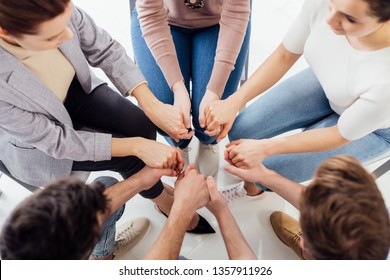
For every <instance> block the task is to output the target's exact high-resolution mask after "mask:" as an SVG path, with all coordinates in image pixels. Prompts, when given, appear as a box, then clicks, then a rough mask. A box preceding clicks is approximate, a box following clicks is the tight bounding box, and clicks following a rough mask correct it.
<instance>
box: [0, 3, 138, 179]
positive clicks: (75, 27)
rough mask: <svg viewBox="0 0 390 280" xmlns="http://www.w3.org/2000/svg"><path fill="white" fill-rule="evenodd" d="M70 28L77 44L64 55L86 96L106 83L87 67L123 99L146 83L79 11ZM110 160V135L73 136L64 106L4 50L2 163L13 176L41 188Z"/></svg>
mask: <svg viewBox="0 0 390 280" xmlns="http://www.w3.org/2000/svg"><path fill="white" fill-rule="evenodd" d="M69 27H70V28H71V30H72V31H73V33H74V38H73V39H72V40H69V41H66V42H64V43H63V44H62V45H61V47H60V50H61V51H62V53H63V54H64V55H65V57H66V58H67V59H68V60H69V61H70V63H71V64H72V65H73V67H74V69H75V70H76V75H77V78H78V80H79V81H80V84H81V86H82V87H83V89H84V91H85V92H86V93H90V92H91V91H92V90H93V89H94V88H95V87H96V86H98V85H100V84H102V83H103V82H102V81H101V80H99V79H97V78H96V77H95V76H94V75H93V74H92V73H91V71H90V67H89V65H90V66H93V67H99V68H101V69H102V70H103V71H104V72H105V73H106V75H107V76H108V78H109V79H110V80H111V81H112V83H113V84H114V85H115V87H116V88H117V89H118V90H119V91H120V92H121V93H122V94H123V95H124V96H125V95H126V94H127V92H128V91H129V90H130V89H131V88H133V87H134V86H136V85H137V84H139V83H140V82H142V81H145V78H144V77H143V75H142V73H141V72H140V71H139V70H138V68H137V67H136V66H135V65H134V63H133V62H132V60H131V59H130V58H129V57H128V56H127V54H126V51H125V49H124V48H123V47H122V46H121V45H120V44H119V43H118V42H116V41H115V40H113V39H112V38H111V37H110V36H109V34H108V33H107V32H105V31H104V30H102V29H100V28H99V27H97V26H96V25H95V23H94V22H93V20H92V19H91V17H90V16H88V15H87V14H86V13H85V12H84V11H82V10H81V9H79V8H77V7H75V6H74V7H73V14H72V17H71V20H70V23H69ZM110 158H111V135H110V134H105V133H96V132H87V131H77V130H75V129H74V128H73V125H72V121H71V118H70V116H69V114H68V112H67V110H66V109H65V107H64V104H63V103H62V102H61V101H60V100H59V99H58V98H57V97H56V96H55V95H54V94H53V93H52V92H51V91H50V90H49V89H48V88H47V87H46V86H45V85H44V84H43V83H42V82H41V81H40V80H39V79H37V78H36V77H35V76H34V75H33V74H32V73H31V72H30V70H29V69H27V68H26V67H25V66H24V65H23V64H22V63H20V62H19V61H18V60H17V59H16V58H15V57H14V56H13V55H11V54H10V53H8V52H7V51H5V50H4V49H3V48H1V47H0V159H1V161H3V163H4V164H5V165H6V167H7V168H8V170H9V171H10V172H11V174H12V175H13V176H15V177H16V178H18V179H20V180H21V181H23V182H26V183H28V184H31V185H35V186H40V185H43V184H45V183H47V182H48V181H49V180H53V179H55V178H58V177H66V176H69V175H70V172H71V169H72V162H73V160H77V161H85V160H91V161H101V160H108V159H110Z"/></svg>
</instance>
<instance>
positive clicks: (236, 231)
mask: <svg viewBox="0 0 390 280" xmlns="http://www.w3.org/2000/svg"><path fill="white" fill-rule="evenodd" d="M207 187H208V189H209V193H210V201H209V203H208V204H207V205H206V206H207V209H209V210H210V212H211V213H213V214H214V216H215V217H216V219H217V221H218V225H219V228H220V230H221V233H222V237H223V241H224V242H225V246H226V250H227V253H228V255H229V259H231V260H256V259H257V258H256V255H255V254H254V253H253V251H252V249H251V248H250V246H249V244H248V242H247V241H246V240H245V237H244V236H243V234H242V232H241V230H240V228H239V226H238V224H237V222H236V220H235V219H234V217H233V215H232V213H231V212H230V210H229V207H228V206H227V202H226V199H225V197H224V196H223V195H222V194H221V193H220V192H219V191H218V189H217V187H216V185H215V180H214V178H213V177H211V176H209V177H207Z"/></svg>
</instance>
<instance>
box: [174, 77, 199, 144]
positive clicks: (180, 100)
mask: <svg viewBox="0 0 390 280" xmlns="http://www.w3.org/2000/svg"><path fill="white" fill-rule="evenodd" d="M172 91H173V93H174V95H175V98H174V103H173V106H174V107H175V108H177V109H179V110H180V112H181V115H182V120H183V124H184V126H185V127H186V128H187V130H188V129H190V128H191V100H190V95H189V94H188V91H187V88H186V86H185V85H184V83H183V81H181V82H178V83H176V84H174V85H173V87H172ZM190 134H191V136H192V135H193V134H194V132H190ZM181 139H188V138H181Z"/></svg>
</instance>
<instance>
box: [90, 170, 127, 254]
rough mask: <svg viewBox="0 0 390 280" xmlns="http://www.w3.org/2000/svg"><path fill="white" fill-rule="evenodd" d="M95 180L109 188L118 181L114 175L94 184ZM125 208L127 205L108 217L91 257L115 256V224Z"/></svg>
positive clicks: (98, 179) (100, 179) (99, 179)
mask: <svg viewBox="0 0 390 280" xmlns="http://www.w3.org/2000/svg"><path fill="white" fill-rule="evenodd" d="M95 182H100V183H102V184H103V185H105V186H106V187H107V188H109V187H111V186H112V185H114V184H116V183H118V180H116V179H115V178H112V177H99V178H97V179H96V180H95V181H93V182H92V184H93V183H95ZM124 209H125V206H124V205H123V206H122V207H121V208H119V209H118V210H116V211H115V212H114V213H112V214H111V216H110V217H108V219H107V220H106V221H105V222H104V224H103V226H102V237H101V238H100V240H99V242H98V243H97V244H96V246H95V248H94V249H93V251H92V254H91V259H112V258H113V252H114V247H115V233H116V229H115V225H116V221H118V220H119V219H120V217H122V214H123V212H124Z"/></svg>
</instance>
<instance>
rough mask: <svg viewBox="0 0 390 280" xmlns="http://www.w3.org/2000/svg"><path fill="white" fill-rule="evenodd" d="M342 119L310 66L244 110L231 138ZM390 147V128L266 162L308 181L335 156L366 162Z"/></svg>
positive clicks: (256, 136) (258, 136)
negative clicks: (326, 148)
mask: <svg viewBox="0 0 390 280" xmlns="http://www.w3.org/2000/svg"><path fill="white" fill-rule="evenodd" d="M338 119H339V115H338V114H337V113H335V112H334V111H333V110H332V109H331V108H330V105H329V101H328V99H327V98H326V96H325V93H324V91H323V89H322V87H321V85H320V83H319V82H318V80H317V78H316V76H315V75H314V73H313V72H312V70H311V69H306V70H304V71H302V72H300V73H298V74H296V75H295V76H293V77H291V78H289V79H287V80H285V81H283V82H281V83H279V84H278V85H276V86H274V87H273V88H271V89H270V90H268V91H267V92H265V93H264V94H262V95H261V96H259V98H257V99H256V100H255V101H254V102H253V103H252V104H251V105H250V106H248V107H247V108H246V109H245V110H244V111H242V112H241V113H240V114H239V115H238V116H237V118H236V120H235V122H234V124H233V127H232V129H231V130H230V132H229V140H230V141H233V140H237V139H263V138H271V137H274V136H276V135H279V134H282V133H284V132H288V131H291V130H294V129H303V130H310V129H317V128H321V127H330V126H333V125H336V124H337V121H338ZM389 150H390V129H389V128H387V129H379V130H376V131H374V132H372V133H370V134H369V135H367V136H365V137H363V138H361V139H358V140H355V141H352V142H350V143H349V144H347V145H345V146H343V147H340V148H337V149H334V150H330V151H324V152H312V153H296V154H284V155H277V156H272V157H269V158H267V159H265V160H264V161H263V163H264V165H265V166H266V167H268V168H270V169H272V170H275V171H277V172H278V173H279V174H281V175H283V176H285V177H287V178H289V179H291V180H293V181H296V182H304V181H307V180H309V179H311V178H312V176H313V174H314V171H315V170H316V169H317V167H318V166H319V164H320V163H322V162H323V161H324V160H326V159H328V158H330V157H332V156H336V155H341V154H347V155H350V156H353V157H355V158H357V159H358V160H360V161H361V162H363V163H364V162H368V161H370V160H372V159H374V158H376V157H378V156H380V155H381V154H383V153H386V152H388V151H389ZM257 185H258V186H259V187H262V188H263V189H266V188H264V186H261V185H260V184H257Z"/></svg>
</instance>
